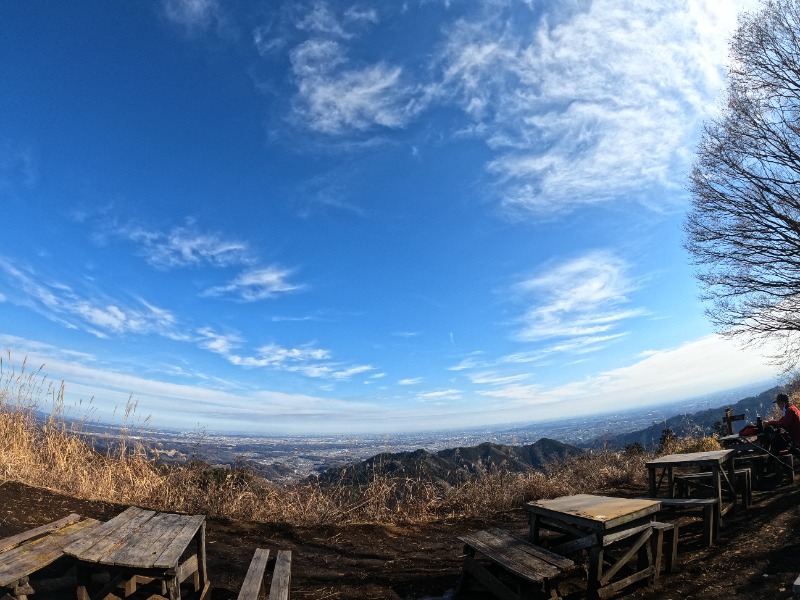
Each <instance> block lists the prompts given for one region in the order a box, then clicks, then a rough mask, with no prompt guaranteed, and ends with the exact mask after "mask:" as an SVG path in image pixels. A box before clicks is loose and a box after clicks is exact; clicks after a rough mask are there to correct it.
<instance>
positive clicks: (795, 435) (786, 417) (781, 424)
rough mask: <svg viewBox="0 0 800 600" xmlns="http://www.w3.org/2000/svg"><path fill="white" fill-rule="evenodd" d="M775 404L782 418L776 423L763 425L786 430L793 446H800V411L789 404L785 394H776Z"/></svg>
mask: <svg viewBox="0 0 800 600" xmlns="http://www.w3.org/2000/svg"><path fill="white" fill-rule="evenodd" d="M775 404H777V405H778V408H780V409H781V413H782V414H783V416H782V417H781V418H780V419H778V420H776V421H764V425H765V426H766V425H772V426H773V427H775V428H779V429H784V430H786V432H787V433H788V434H789V435H790V436H791V438H792V441H794V443H795V445H797V446H800V409H799V408H797V407H796V406H795V405H794V404H792V403H790V402H789V396H787V395H786V394H778V395H777V396H776V397H775Z"/></svg>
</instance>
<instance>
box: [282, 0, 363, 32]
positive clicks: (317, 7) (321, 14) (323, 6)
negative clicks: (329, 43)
mask: <svg viewBox="0 0 800 600" xmlns="http://www.w3.org/2000/svg"><path fill="white" fill-rule="evenodd" d="M295 26H296V27H297V28H298V29H300V30H303V31H309V32H312V33H321V34H326V35H331V36H334V37H340V38H349V37H352V35H351V34H349V33H347V31H345V29H344V27H343V26H342V24H341V23H340V22H339V19H337V17H336V15H335V14H334V13H333V11H332V10H331V8H330V7H329V6H328V4H327V3H326V2H315V3H314V5H313V6H312V7H311V9H310V10H309V11H308V12H306V13H305V14H303V15H302V16H301V17H300V18H299V19H298V20H297V22H296V23H295Z"/></svg>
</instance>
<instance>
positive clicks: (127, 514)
mask: <svg viewBox="0 0 800 600" xmlns="http://www.w3.org/2000/svg"><path fill="white" fill-rule="evenodd" d="M146 512H149V513H151V514H152V511H145V510H144V509H141V508H139V507H137V506H131V507H130V508H128V509H126V510H125V511H124V512H122V513H120V514H118V515H117V516H116V517H114V518H113V519H110V520H108V521H106V522H105V523H103V524H102V526H101V527H100V528H99V529H98V530H96V531H93V532H92V535H91V536H87V537H85V538H83V539H78V540H76V541H75V542H73V543H72V544H70V545H69V546H67V547H66V548H64V552H65V553H66V554H69V555H70V556H75V557H76V558H80V559H83V560H86V556H87V555H88V556H91V555H92V554H93V553H91V552H89V551H90V550H92V549H94V548H95V547H97V546H99V545H100V544H103V543H104V541H105V538H106V537H109V536H114V535H116V534H117V532H118V530H119V528H120V527H122V526H123V525H124V524H125V523H127V522H129V521H131V520H133V519H135V518H136V517H137V516H139V515H140V514H142V513H146ZM90 560H91V559H90Z"/></svg>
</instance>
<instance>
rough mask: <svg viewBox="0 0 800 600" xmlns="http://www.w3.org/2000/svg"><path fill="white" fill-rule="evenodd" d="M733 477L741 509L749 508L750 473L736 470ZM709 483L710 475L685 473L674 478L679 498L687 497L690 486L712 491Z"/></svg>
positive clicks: (750, 500)
mask: <svg viewBox="0 0 800 600" xmlns="http://www.w3.org/2000/svg"><path fill="white" fill-rule="evenodd" d="M734 475H735V478H736V481H735V485H736V487H737V488H738V490H739V496H740V497H741V499H742V507H743V508H749V507H750V504H752V500H753V480H752V477H751V471H750V469H749V468H741V469H736V470H735V471H734ZM710 482H711V473H687V474H684V475H676V476H675V484H676V486H677V487H678V495H679V496H688V488H689V486H691V485H695V486H698V485H699V486H701V487H705V488H707V489H709V490H711V491H713V489H714V488H713V486H712V485H711V484H710Z"/></svg>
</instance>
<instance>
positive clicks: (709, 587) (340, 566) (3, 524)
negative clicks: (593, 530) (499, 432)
mask: <svg viewBox="0 0 800 600" xmlns="http://www.w3.org/2000/svg"><path fill="white" fill-rule="evenodd" d="M602 493H606V494H612V495H628V496H635V495H638V494H641V493H642V490H634V489H631V490H603V491H602ZM798 506H800V488H799V487H798V486H797V485H794V486H791V487H785V488H780V489H777V490H774V491H772V492H758V493H756V495H755V498H754V502H753V505H752V507H751V508H750V509H749V510H747V511H741V510H738V509H737V511H735V512H732V513H729V514H728V515H726V517H725V518H724V519H723V525H722V529H721V531H720V539H719V542H718V544H717V545H716V547H714V548H705V547H703V546H702V545H700V544H699V537H698V534H699V529H700V527H699V523H698V522H696V521H695V522H688V521H685V522H682V523H681V543H680V545H679V554H678V569H677V572H676V573H674V574H673V575H669V576H666V577H662V578H661V579H660V580H659V581H658V583H657V584H655V585H651V586H644V587H638V588H633V589H632V590H630V591H627V592H626V593H623V594H621V595H620V596H617V598H621V599H624V600H652V599H654V598H664V599H667V598H673V599H676V598H683V599H685V600H691V599H699V598H702V599H703V600H729V599H730V598H763V599H767V598H769V599H778V600H788V599H790V598H792V589H791V586H792V582H793V581H794V579H795V578H796V577H797V575H798V573H800V544H798V542H797V539H796V532H797V531H798V529H799V528H800V510H798ZM125 508H126V507H125V506H122V505H116V504H110V503H104V502H96V501H84V500H76V499H75V498H71V497H69V496H64V495H60V494H56V493H53V492H50V491H47V490H43V489H40V488H31V487H27V486H24V485H21V484H18V483H14V482H11V481H3V480H0V538H3V537H6V536H11V535H14V534H17V533H20V532H22V531H25V530H27V529H31V528H33V527H36V526H38V525H42V524H44V523H47V522H50V521H53V520H55V519H58V518H61V517H64V516H66V515H67V514H69V513H71V512H77V513H80V514H82V515H84V516H87V517H93V518H97V519H103V520H107V519H110V518H111V517H113V516H114V515H116V514H118V513H120V512H122V511H123V510H124V509H125ZM493 526H494V527H502V528H505V529H508V530H510V531H512V532H514V533H517V534H518V535H523V536H524V535H525V534H526V531H527V522H526V520H525V514H524V513H523V511H522V510H519V511H514V512H511V513H506V514H503V515H498V516H497V517H496V518H494V519H492V520H491V521H484V522H469V521H460V520H458V521H451V520H447V521H440V522H436V523H427V524H419V525H408V526H384V525H376V524H369V525H329V526H325V527H316V528H315V527H293V526H288V525H280V524H269V523H253V522H246V521H235V520H231V519H215V518H211V519H208V520H207V529H206V544H207V549H208V575H209V579H210V581H211V585H212V591H211V597H213V598H214V600H235V598H236V596H237V593H238V589H239V586H240V585H241V583H242V581H243V580H244V577H245V573H246V571H247V566H248V564H249V562H250V559H251V557H252V556H253V552H254V550H255V548H257V547H260V548H270V549H281V548H282V549H288V550H291V551H292V584H291V586H292V598H295V600H326V599H327V600H332V599H338V600H347V599H351V598H352V599H359V600H364V599H373V600H421V599H423V598H425V599H427V600H445V599H446V598H452V595H451V594H452V590H453V588H454V587H455V586H456V585H457V584H458V581H459V573H460V569H461V564H462V561H463V544H462V543H461V542H459V541H458V540H457V539H456V536H458V535H460V534H461V533H462V532H465V531H470V530H471V531H475V530H478V529H484V528H487V527H493ZM580 583H581V582H579V581H575V582H573V583H572V589H575V586H577V585H579V584H580ZM143 590H144V587H143ZM64 597H65V598H67V597H68V594H67V595H65V596H64ZM155 597H157V596H155ZM571 597H574V598H580V594H576V595H574V596H571Z"/></svg>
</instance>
